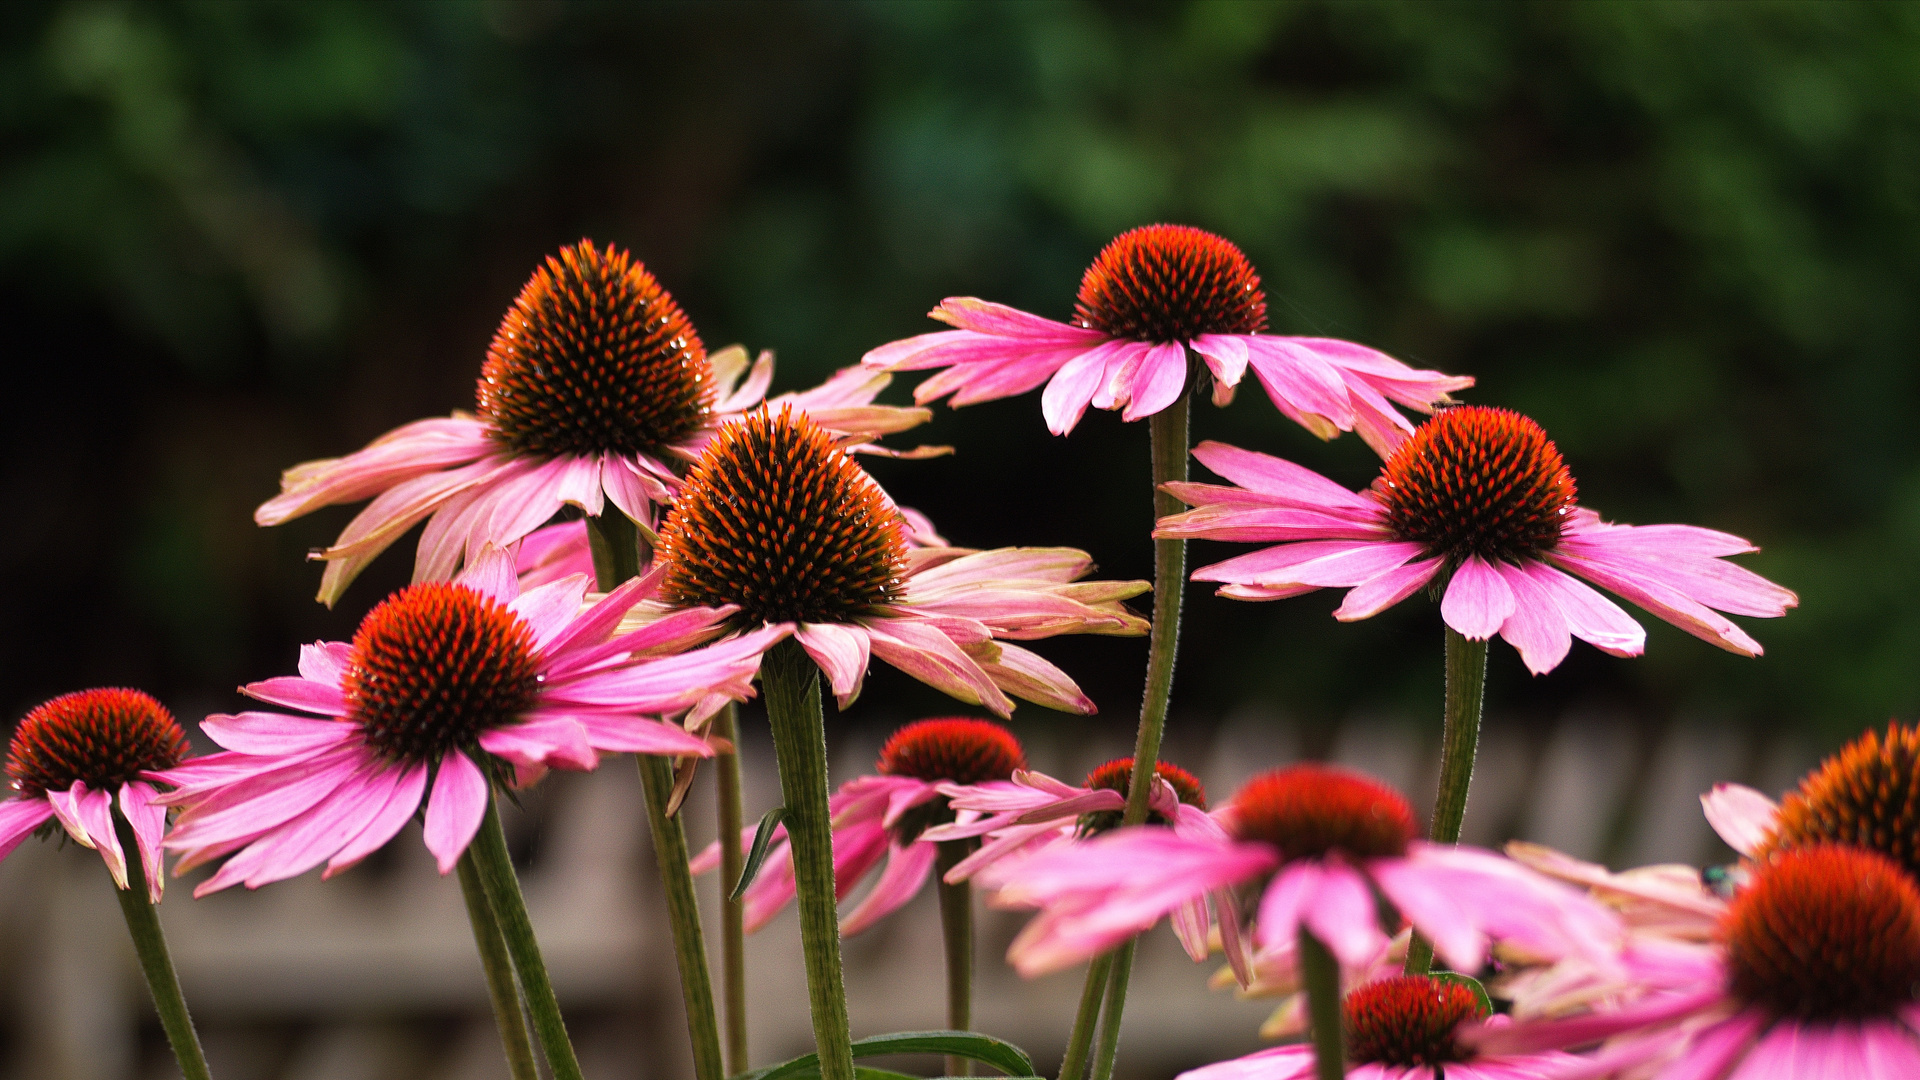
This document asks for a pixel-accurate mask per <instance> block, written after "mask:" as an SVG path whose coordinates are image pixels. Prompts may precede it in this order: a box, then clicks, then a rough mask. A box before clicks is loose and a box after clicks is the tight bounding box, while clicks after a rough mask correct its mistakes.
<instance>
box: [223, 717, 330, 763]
mask: <svg viewBox="0 0 1920 1080" xmlns="http://www.w3.org/2000/svg"><path fill="white" fill-rule="evenodd" d="M343 711H344V710H343ZM336 715H338V714H336ZM200 730H201V731H204V732H206V733H207V737H208V738H210V739H212V740H213V741H214V742H215V743H217V744H219V745H220V746H221V747H223V748H224V749H227V750H234V751H238V752H239V753H242V754H253V755H259V756H262V757H281V756H284V755H288V754H298V753H300V752H302V751H307V750H313V751H318V750H324V749H326V748H327V747H330V746H335V745H338V744H339V743H340V742H342V741H343V740H346V739H350V738H352V737H353V736H354V735H355V734H356V733H357V732H358V731H359V729H358V728H356V727H355V726H354V725H352V724H344V723H341V722H340V721H338V720H316V719H314V718H312V717H307V716H287V715H285V714H283V713H266V712H243V713H236V714H231V715H229V714H227V713H214V714H213V715H212V716H209V717H207V718H206V719H205V720H202V721H200Z"/></svg>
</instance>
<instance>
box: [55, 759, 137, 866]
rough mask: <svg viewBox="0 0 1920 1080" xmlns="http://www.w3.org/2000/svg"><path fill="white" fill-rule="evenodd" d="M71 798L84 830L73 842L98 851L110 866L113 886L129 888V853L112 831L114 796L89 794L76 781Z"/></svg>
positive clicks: (91, 792) (107, 793)
mask: <svg viewBox="0 0 1920 1080" xmlns="http://www.w3.org/2000/svg"><path fill="white" fill-rule="evenodd" d="M68 794H69V795H70V797H71V804H70V805H72V807H73V809H74V816H75V817H76V818H77V819H78V820H79V822H80V824H81V826H82V827H83V828H84V829H85V831H84V832H83V833H80V834H76V835H75V836H74V839H75V840H78V841H80V842H81V843H82V844H85V845H86V846H88V847H90V848H96V849H98V850H99V852H100V857H101V858H102V859H105V860H106V862H107V872H108V873H110V874H112V875H113V883H114V884H115V885H118V886H120V887H121V888H122V889H125V888H127V853H126V852H125V851H124V850H122V848H121V847H120V835H119V833H118V832H116V831H115V830H114V827H113V792H111V791H107V790H105V789H101V790H98V791H94V790H89V789H88V788H87V786H86V785H85V784H83V783H81V782H80V781H78V780H75V781H74V782H73V788H72V789H71V791H70V792H69V793H68ZM69 831H71V830H69Z"/></svg>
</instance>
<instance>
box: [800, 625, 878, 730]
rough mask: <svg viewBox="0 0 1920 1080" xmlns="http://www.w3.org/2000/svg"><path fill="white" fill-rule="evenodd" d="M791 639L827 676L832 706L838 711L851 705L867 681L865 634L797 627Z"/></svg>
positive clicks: (853, 629)
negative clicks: (831, 691)
mask: <svg viewBox="0 0 1920 1080" xmlns="http://www.w3.org/2000/svg"><path fill="white" fill-rule="evenodd" d="M793 637H794V640H795V641H798V642H799V643H800V647H801V648H803V649H805V650H806V651H807V655H808V656H810V657H812V658H813V662H814V663H816V664H818V665H819V666H820V670H821V672H823V673H824V674H825V675H826V676H827V683H828V685H829V686H830V687H831V688H832V690H833V700H834V704H836V705H838V706H839V707H840V708H842V709H845V708H846V707H847V706H849V705H851V704H853V702H854V699H855V698H858V697H859V696H860V686H861V684H862V683H863V682H865V681H866V677H867V654H868V647H869V642H870V639H869V637H868V636H867V632H866V631H865V630H864V629H861V628H860V627H858V626H843V625H840V624H837V623H801V624H800V625H799V627H798V628H797V629H796V630H795V631H794V633H793Z"/></svg>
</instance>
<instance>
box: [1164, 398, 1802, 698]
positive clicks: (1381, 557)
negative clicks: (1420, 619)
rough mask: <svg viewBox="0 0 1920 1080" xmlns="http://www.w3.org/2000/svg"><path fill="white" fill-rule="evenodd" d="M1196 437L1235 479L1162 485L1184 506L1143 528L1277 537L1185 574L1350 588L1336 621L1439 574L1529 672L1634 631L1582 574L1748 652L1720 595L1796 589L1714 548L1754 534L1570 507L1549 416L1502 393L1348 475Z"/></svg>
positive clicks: (1635, 635) (1297, 587) (1293, 586)
mask: <svg viewBox="0 0 1920 1080" xmlns="http://www.w3.org/2000/svg"><path fill="white" fill-rule="evenodd" d="M1193 453H1194V456H1195V457H1197V458H1199V459H1200V461H1201V463H1202V464H1204V465H1206V466H1207V467H1208V468H1209V469H1212V470H1213V471H1214V472H1216V473H1219V474H1220V475H1221V476H1224V477H1226V478H1227V479H1229V480H1231V481H1233V482H1234V483H1235V484H1238V485H1240V486H1238V487H1222V486H1219V485H1214V484H1189V483H1176V484H1168V485H1167V490H1168V491H1170V492H1172V493H1173V494H1175V495H1177V496H1179V497H1180V499H1181V500H1182V501H1184V502H1186V503H1188V504H1189V505H1191V506H1194V507H1195V508H1196V509H1193V510H1189V511H1187V512H1185V513H1182V514H1175V515H1173V516H1171V517H1166V518H1162V519H1160V523H1159V527H1158V528H1157V529H1155V531H1154V535H1155V536H1160V537H1180V538H1189V539H1192V538H1201V539H1209V540H1236V541H1276V540H1277V541H1280V543H1279V544H1277V545H1276V546H1274V547H1269V548H1265V549H1263V550H1260V551H1256V552H1254V553H1252V554H1250V555H1242V556H1239V557H1238V558H1233V559H1228V560H1227V561H1225V562H1219V563H1214V564H1213V565H1211V566H1205V567H1202V568H1200V569H1199V570H1196V571H1194V572H1193V579H1194V580H1195V581H1219V582H1225V583H1226V584H1225V586H1224V587H1223V588H1221V589H1220V595H1222V596H1229V597H1233V598H1235V599H1239V600H1279V599H1283V598H1286V597H1290V596H1299V595H1300V594H1302V593H1307V592H1312V591H1314V590H1315V589H1322V588H1343V587H1344V588H1350V589H1351V590H1352V591H1350V592H1348V593H1347V597H1346V600H1345V602H1344V603H1342V604H1341V605H1340V607H1339V609H1338V610H1337V611H1335V612H1334V613H1333V614H1334V618H1336V619H1339V620H1341V621H1342V622H1352V621H1354V620H1356V619H1365V618H1368V617H1370V616H1372V615H1375V614H1377V613H1379V612H1380V611H1382V610H1385V609H1386V608H1388V607H1391V606H1393V605H1394V604H1397V603H1399V602H1400V601H1402V600H1404V599H1406V598H1407V597H1409V596H1411V595H1413V594H1414V593H1415V592H1417V591H1419V590H1420V589H1421V588H1422V587H1424V586H1426V585H1427V584H1429V583H1431V582H1433V581H1435V580H1439V581H1443V582H1445V583H1446V584H1445V588H1446V593H1445V596H1444V597H1443V598H1442V600H1441V602H1440V615H1441V617H1442V618H1443V619H1445V620H1446V623H1447V625H1448V626H1450V627H1452V628H1453V629H1455V630H1457V631H1459V632H1460V633H1461V634H1462V635H1464V636H1465V637H1467V638H1469V639H1472V640H1474V641H1484V640H1486V639H1488V638H1490V637H1492V636H1493V635H1494V634H1496V633H1498V634H1499V635H1500V636H1501V637H1503V638H1505V639H1507V641H1508V642H1509V643H1511V644H1512V645H1513V647H1514V648H1516V649H1518V650H1519V651H1520V658H1521V659H1522V660H1523V661H1525V662H1526V665H1527V669H1528V670H1529V671H1532V672H1533V673H1534V674H1536V675H1537V674H1542V673H1544V672H1548V671H1551V670H1553V669H1554V668H1555V667H1556V666H1558V665H1559V663H1560V661H1561V660H1562V659H1564V658H1565V657H1566V655H1567V650H1568V648H1569V647H1570V646H1571V644H1572V639H1573V638H1575V637H1577V638H1580V639H1581V640H1583V641H1587V642H1590V643H1592V644H1593V645H1594V646H1595V647H1597V648H1599V649H1600V650H1601V651H1603V652H1607V653H1611V654H1613V655H1615V656H1638V655H1639V654H1640V653H1641V652H1642V651H1643V649H1644V647H1645V644H1646V632H1645V631H1643V630H1642V629H1641V628H1640V625H1639V624H1638V623H1636V622H1634V621H1633V619H1632V618H1631V617H1629V616H1628V615H1627V613H1626V612H1624V611H1622V610H1620V608H1619V607H1618V606H1617V605H1615V604H1614V603H1613V602H1612V601H1611V600H1608V599H1607V598H1606V597H1604V596H1602V595H1600V594H1599V593H1598V592H1596V591H1594V590H1593V589H1592V588H1590V587H1588V586H1587V585H1586V584H1585V583H1583V582H1581V581H1579V580H1576V576H1577V577H1579V578H1585V579H1587V581H1591V582H1593V583H1594V584H1596V585H1600V586H1603V587H1605V588H1608V589H1611V590H1613V591H1614V592H1616V593H1619V594H1620V595H1621V596H1624V597H1626V598H1627V599H1629V600H1631V601H1633V602H1634V603H1636V604H1639V605H1640V606H1641V607H1643V608H1646V609H1647V610H1648V611H1650V612H1652V613H1654V614H1655V615H1658V616H1659V617H1661V618H1662V619H1665V620H1667V621H1668V622H1670V623H1672V624H1674V625H1675V626H1678V627H1679V628H1680V629H1682V630H1685V631H1686V632H1688V633H1690V634H1692V635H1694V636H1695V637H1698V638H1701V639H1703V640H1705V641H1709V642H1712V643H1713V644H1715V645H1718V646H1720V647H1721V648H1723V649H1726V650H1728V651H1729V652H1736V653H1740V654H1741V655H1743V656H1758V655H1760V651H1761V650H1760V646H1759V644H1758V643H1757V642H1755V641H1754V640H1753V639H1752V638H1750V637H1748V636H1747V634H1746V632H1745V631H1743V630H1741V629H1740V628H1739V627H1738V626H1735V625H1734V624H1733V623H1732V622H1730V621H1729V620H1727V619H1726V618H1725V617H1724V616H1722V615H1720V614H1719V612H1720V611H1728V612H1732V613H1734V614H1736V615H1751V616H1757V617H1773V616H1778V615H1783V614H1785V613H1786V610H1787V609H1788V608H1790V607H1793V606H1794V605H1795V604H1797V603H1799V599H1798V598H1797V597H1795V596H1794V594H1793V593H1792V592H1791V591H1789V590H1787V589H1783V588H1781V587H1780V586H1778V585H1775V584H1773V583H1772V582H1770V581H1767V580H1766V579H1765V578H1762V577H1760V576H1759V575H1758V574H1755V573H1753V572H1752V571H1750V570H1746V569H1744V568H1742V567H1739V566H1735V565H1733V564H1732V563H1730V562H1727V561H1726V560H1725V558H1724V557H1725V556H1728V555H1737V554H1740V553H1742V552H1747V551H1755V550H1758V549H1756V548H1755V547H1754V546H1753V545H1752V544H1749V543H1747V542H1746V541H1745V540H1742V539H1740V538H1739V537H1737V536H1729V535H1727V534H1726V533H1722V532H1715V531H1713V530H1711V529H1701V528H1696V527H1694V526H1691V525H1643V526H1633V525H1613V524H1609V523H1607V522H1603V521H1601V520H1600V518H1599V516H1598V515H1596V514H1595V513H1593V511H1591V510H1587V509H1584V508H1582V507H1580V506H1578V505H1577V504H1576V503H1575V501H1574V483H1573V476H1572V474H1571V473H1569V472H1568V471H1567V466H1566V463H1565V462H1564V461H1562V460H1561V457H1560V451H1559V450H1558V449H1556V448H1555V447H1554V445H1553V443H1552V441H1551V440H1549V439H1548V438H1547V435H1546V432H1544V431H1542V430H1540V426H1539V425H1538V424H1535V423H1534V422H1533V421H1532V420H1529V419H1527V418H1526V417H1524V416H1521V415H1520V414H1518V413H1514V412H1509V411H1508V410H1505V409H1494V408H1487V407H1484V406H1461V407H1459V408H1452V409H1446V410H1443V411H1442V412H1440V413H1439V414H1438V415H1436V416H1434V417H1433V418H1432V419H1430V420H1428V421H1427V422H1426V423H1424V424H1422V425H1421V426H1420V429H1419V431H1417V432H1415V433H1414V436H1413V438H1411V439H1408V440H1407V441H1406V442H1405V443H1403V444H1402V445H1401V446H1400V448H1399V449H1398V450H1396V451H1394V452H1393V454H1392V455H1391V456H1389V457H1388V458H1387V461H1386V463H1385V464H1384V465H1383V466H1382V467H1381V470H1380V477H1379V479H1377V480H1375V481H1374V482H1373V485H1372V486H1371V487H1370V488H1368V489H1367V490H1365V491H1360V492H1353V491H1348V490H1347V489H1346V488H1343V487H1341V486H1340V485H1339V484H1336V483H1334V482H1333V481H1331V480H1328V479H1327V478H1325V477H1323V476H1320V475H1319V474H1317V473H1314V472H1311V471H1309V470H1307V469H1303V468H1301V467H1300V466H1298V465H1295V464H1293V463H1292V462H1288V461H1282V460H1280V459H1279V458H1274V457H1269V456H1268V455H1266V454H1258V453H1254V452H1252V451H1248V450H1241V449H1238V448H1236V447H1232V446H1227V445H1225V444H1223V443H1217V442H1207V443H1202V444H1200V445H1199V446H1198V447H1195V448H1194V451H1193ZM1716 609H1717V610H1716Z"/></svg>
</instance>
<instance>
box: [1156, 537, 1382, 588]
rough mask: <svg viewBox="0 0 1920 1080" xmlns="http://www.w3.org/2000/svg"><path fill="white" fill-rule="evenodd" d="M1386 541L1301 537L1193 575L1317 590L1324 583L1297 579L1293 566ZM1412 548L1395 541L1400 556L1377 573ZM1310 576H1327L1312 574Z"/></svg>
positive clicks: (1200, 578)
mask: <svg viewBox="0 0 1920 1080" xmlns="http://www.w3.org/2000/svg"><path fill="white" fill-rule="evenodd" d="M1384 543H1387V542H1383V541H1380V540H1376V539H1373V538H1365V539H1346V540H1302V541H1300V542H1298V543H1291V544H1276V545H1274V546H1273V547H1270V548H1262V549H1260V550H1259V551H1250V552H1248V553H1247V554H1245V555H1236V556H1234V557H1233V558H1231V559H1226V560H1224V561H1221V562H1217V563H1213V564H1212V565H1209V566H1203V567H1201V568H1200V569H1198V570H1195V571H1194V572H1193V574H1192V575H1191V576H1192V578H1193V580H1194V581H1229V582H1233V583H1235V584H1239V585H1268V586H1277V585H1312V587H1313V588H1316V589H1317V588H1320V587H1321V586H1319V585H1318V584H1315V583H1313V582H1307V581H1300V580H1297V576H1296V575H1294V573H1293V571H1294V569H1295V568H1296V567H1300V566H1305V565H1307V564H1310V563H1316V562H1319V561H1320V560H1324V559H1330V558H1341V557H1350V556H1352V555H1353V553H1355V552H1368V551H1374V550H1376V549H1378V548H1381V547H1382V546H1384ZM1409 549H1411V554H1417V553H1418V552H1419V545H1417V544H1401V543H1394V546H1393V547H1392V548H1391V549H1390V552H1391V554H1393V555H1395V556H1398V558H1397V559H1392V558H1390V559H1386V560H1384V561H1385V562H1386V564H1387V565H1386V566H1385V568H1383V569H1380V570H1376V571H1375V574H1376V575H1378V574H1382V573H1386V572H1387V571H1389V570H1392V569H1394V568H1396V567H1398V566H1399V565H1400V564H1401V563H1404V562H1405V561H1406V560H1407V559H1408V558H1410V557H1411V554H1410V553H1409ZM1334 565H1337V564H1334ZM1307 576H1324V575H1313V574H1309V575H1307ZM1359 580H1360V581H1362V582H1364V581H1367V580H1368V578H1365V577H1362V578H1360V579H1359Z"/></svg>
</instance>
